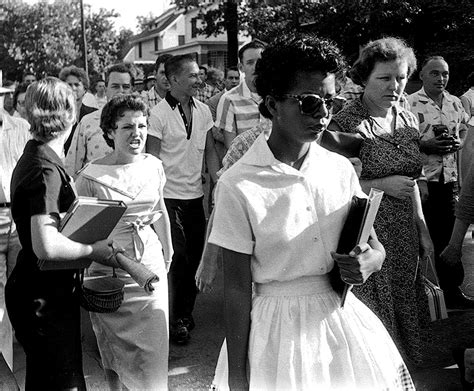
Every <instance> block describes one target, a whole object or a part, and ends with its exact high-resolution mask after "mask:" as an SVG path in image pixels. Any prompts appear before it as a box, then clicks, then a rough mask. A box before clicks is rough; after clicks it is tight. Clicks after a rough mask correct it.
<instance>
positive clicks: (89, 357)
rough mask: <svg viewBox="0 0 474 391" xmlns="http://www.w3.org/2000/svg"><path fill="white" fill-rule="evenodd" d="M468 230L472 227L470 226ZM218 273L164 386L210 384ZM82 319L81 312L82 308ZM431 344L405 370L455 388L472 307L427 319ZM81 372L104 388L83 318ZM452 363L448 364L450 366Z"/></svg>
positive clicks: (425, 388) (219, 333) (469, 341)
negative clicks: (458, 353) (457, 358)
mask: <svg viewBox="0 0 474 391" xmlns="http://www.w3.org/2000/svg"><path fill="white" fill-rule="evenodd" d="M471 228H474V226H473V227H471ZM463 253H464V257H463V263H464V267H465V274H466V277H465V283H464V285H463V289H464V291H465V293H466V294H469V295H472V296H473V297H474V240H473V239H472V231H470V232H469V233H468V235H466V240H465V247H464V249H463ZM222 299H223V287H222V275H221V274H219V275H218V276H217V278H216V286H215V288H214V289H213V291H212V293H211V294H201V295H199V296H198V300H197V302H196V308H195V311H194V313H195V321H196V329H195V330H193V332H192V338H191V341H190V343H189V344H188V345H184V346H176V345H170V359H169V388H170V390H179V391H181V390H183V391H185V390H207V389H209V386H210V384H211V383H212V378H213V375H214V368H215V365H216V362H217V358H218V355H219V351H220V347H221V345H222V341H223V339H224V326H223V322H222ZM83 315H85V316H84V317H83V319H86V320H87V318H88V317H87V313H85V312H83ZM432 326H433V339H434V341H433V343H432V344H431V346H429V348H428V349H427V352H426V357H427V362H426V363H425V365H424V367H423V368H412V369H411V371H410V372H411V374H412V377H413V380H414V381H415V385H416V388H417V390H418V391H458V390H461V386H460V382H459V370H458V369H457V367H455V366H454V365H455V362H454V359H453V358H452V355H451V349H452V348H454V347H458V346H470V347H474V311H449V317H448V319H443V320H441V321H437V322H433V323H432ZM83 348H84V373H85V376H86V382H87V387H88V390H91V391H102V390H108V387H107V383H106V381H105V378H104V376H103V373H102V368H101V364H100V358H99V354H98V351H97V347H96V344H95V337H94V334H93V332H92V329H91V327H90V324H89V322H87V321H84V322H83ZM14 357H15V360H14V361H15V363H14V366H15V367H14V369H15V370H14V373H15V376H16V378H17V380H18V383H19V384H20V387H21V389H22V390H24V376H25V363H24V353H23V350H22V349H21V347H20V346H19V345H18V344H16V345H15V349H14ZM453 366H454V367H453Z"/></svg>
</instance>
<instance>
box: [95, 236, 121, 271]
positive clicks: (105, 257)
mask: <svg viewBox="0 0 474 391" xmlns="http://www.w3.org/2000/svg"><path fill="white" fill-rule="evenodd" d="M91 247H92V253H91V255H90V257H89V258H90V259H92V260H93V261H94V262H97V263H100V264H101V265H105V266H110V267H116V268H120V265H119V264H118V262H117V260H116V259H115V251H114V249H113V247H112V240H110V239H105V240H99V241H98V242H95V243H94V244H92V245H91Z"/></svg>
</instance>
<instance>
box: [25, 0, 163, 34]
mask: <svg viewBox="0 0 474 391" xmlns="http://www.w3.org/2000/svg"><path fill="white" fill-rule="evenodd" d="M26 2H27V3H30V4H32V3H36V2H38V0H26ZM84 4H90V5H91V6H92V10H93V11H98V10H99V9H100V8H106V9H114V10H115V11H117V12H118V13H119V14H120V17H118V18H116V19H115V27H116V28H117V30H119V29H120V28H121V27H124V28H129V29H130V30H132V31H134V32H136V25H137V19H136V17H137V16H147V15H148V14H149V13H150V12H151V13H152V14H153V15H154V16H159V15H160V14H162V13H163V12H164V11H165V10H166V9H168V7H169V6H170V0H84Z"/></svg>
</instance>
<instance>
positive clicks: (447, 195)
mask: <svg viewBox="0 0 474 391" xmlns="http://www.w3.org/2000/svg"><path fill="white" fill-rule="evenodd" d="M428 192H429V196H428V200H427V201H426V202H425V204H424V205H423V213H424V215H425V219H426V224H427V225H428V230H429V232H430V235H431V239H432V240H433V245H434V250H435V265H436V272H437V273H438V277H439V280H440V285H441V288H442V289H443V290H444V291H445V293H446V294H449V293H450V292H456V291H457V290H458V289H459V286H460V285H461V284H462V281H463V279H464V269H463V267H462V264H461V263H460V264H459V265H455V266H448V265H445V264H444V263H443V262H441V261H440V258H439V255H440V253H441V252H442V251H443V250H444V248H445V247H446V245H447V244H448V243H449V239H450V238H451V233H452V231H453V227H454V221H455V220H456V217H455V216H454V209H455V206H456V202H457V198H458V193H459V190H458V183H457V182H450V183H441V182H428Z"/></svg>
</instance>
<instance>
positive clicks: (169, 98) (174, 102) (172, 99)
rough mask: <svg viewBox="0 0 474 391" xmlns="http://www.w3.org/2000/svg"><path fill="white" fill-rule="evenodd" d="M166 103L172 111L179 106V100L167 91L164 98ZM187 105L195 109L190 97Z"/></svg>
mask: <svg viewBox="0 0 474 391" xmlns="http://www.w3.org/2000/svg"><path fill="white" fill-rule="evenodd" d="M165 99H166V101H167V102H168V104H169V105H170V107H171V109H172V110H174V109H175V108H176V106H178V104H179V100H178V99H176V98H175V97H174V96H173V95H171V92H170V91H168V92H167V93H166V96H165ZM189 104H190V105H191V106H193V107H196V103H195V102H194V99H193V97H192V96H190V97H189Z"/></svg>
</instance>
